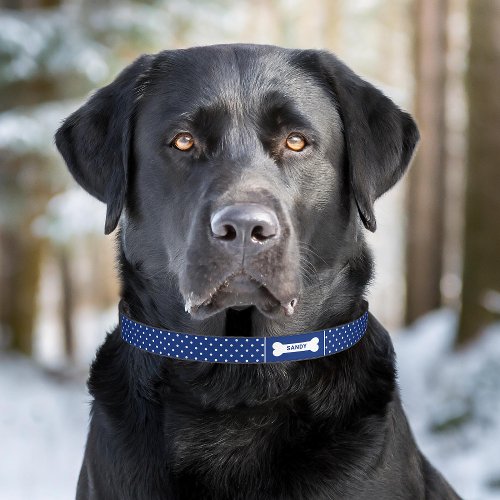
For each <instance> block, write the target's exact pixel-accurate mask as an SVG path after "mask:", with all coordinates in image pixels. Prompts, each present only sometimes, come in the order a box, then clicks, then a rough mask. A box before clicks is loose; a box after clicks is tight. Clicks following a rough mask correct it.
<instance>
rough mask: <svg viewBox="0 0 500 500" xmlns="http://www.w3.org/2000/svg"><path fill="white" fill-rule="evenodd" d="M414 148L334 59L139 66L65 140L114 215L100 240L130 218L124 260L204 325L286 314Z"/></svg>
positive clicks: (171, 60) (166, 59)
mask: <svg viewBox="0 0 500 500" xmlns="http://www.w3.org/2000/svg"><path fill="white" fill-rule="evenodd" d="M417 140H418V132H417V129H416V127H415V124H414V122H413V121H412V119H411V118H410V117H409V115H407V114H406V113H403V112H401V111H400V110H399V109H398V108H397V107H396V106H395V105H394V104H393V103H392V102H391V101H390V100H389V99H387V98H386V97H385V96H383V95H382V94H381V93H380V92H379V91H378V90H376V89H375V88H374V87H372V86H371V85H369V84H368V83H366V82H364V81H362V80H361V79H360V78H359V77H357V76H356V75H355V74H354V73H352V72H351V71H350V70H349V69H348V68H347V67H345V66H344V65H343V64H342V63H340V62H339V61H338V60H337V59H335V58H334V57H333V56H332V55H330V54H327V53H324V52H317V51H297V50H286V49H281V48H277V47H268V46H250V45H246V46H245V45H234V46H232V45H227V46H213V47H201V48H194V49H188V50H178V51H166V52H162V53H160V54H158V55H156V56H143V57H142V58H140V59H138V60H137V61H136V62H135V63H133V64H132V65H131V66H129V67H128V68H127V69H126V70H125V71H124V72H122V73H121V74H120V75H119V76H118V77H117V79H116V80H115V81H114V82H113V83H111V84H110V85H109V86H108V87H105V88H104V89H101V90H100V91H99V92H97V93H96V94H95V95H94V96H93V97H92V98H91V99H90V100H89V101H88V102H87V103H86V104H85V105H84V106H82V108H80V109H79V110H77V111H76V112H75V113H74V114H73V115H71V116H70V117H69V118H68V119H67V120H66V121H65V123H64V124H63V126H62V127H61V128H60V130H59V131H58V133H57V135H56V142H57V145H58V147H59V150H60V151H61V153H62V154H63V156H64V158H65V160H66V162H67V164H68V166H69V168H70V170H71V172H72V173H73V175H74V176H75V178H76V180H77V181H79V182H80V183H81V184H82V185H83V187H84V188H85V189H87V190H88V191H89V192H90V193H91V194H93V195H94V196H96V197H97V198H99V199H101V200H102V201H104V202H105V203H106V204H107V207H108V211H107V218H106V232H107V233H109V232H110V231H112V230H113V229H114V228H115V227H116V225H117V222H118V219H119V218H120V215H121V214H122V212H123V218H122V244H123V248H124V253H125V256H126V258H127V259H128V260H129V262H132V263H135V264H136V265H138V264H140V266H141V269H142V270H143V272H144V273H145V275H146V276H148V277H150V279H151V281H152V282H153V284H156V286H161V282H162V280H164V279H170V280H174V282H175V283H176V287H177V290H178V292H179V296H180V297H181V300H182V301H183V302H184V304H185V308H186V311H187V312H189V313H190V314H191V316H192V317H193V318H196V319H202V318H205V317H208V316H211V315H214V314H216V313H218V312H220V311H222V310H225V309H227V308H245V307H248V306H255V307H256V308H257V309H259V310H260V312H262V313H263V314H264V315H266V316H268V317H279V316H281V317H283V316H290V315H292V314H293V313H294V311H295V309H296V307H297V305H298V303H299V301H300V299H301V296H302V295H303V294H304V290H306V289H307V287H308V276H309V275H310V274H311V269H312V268H311V266H314V273H321V271H322V270H323V269H332V268H334V267H335V265H336V264H339V263H342V262H344V261H345V260H346V259H349V258H351V257H352V255H350V254H349V252H352V251H353V248H355V247H356V245H353V242H354V241H355V240H357V239H360V238H361V237H360V235H359V221H360V220H361V221H362V222H363V223H364V225H365V226H366V227H367V228H368V229H370V230H374V229H375V218H374V215H373V202H374V201H375V199H376V198H377V197H378V196H380V195H381V194H382V193H384V192H385V191H387V190H388V189H389V188H390V187H391V186H392V185H393V184H394V183H395V182H396V181H397V180H398V179H399V178H400V177H401V175H402V174H403V172H404V171H405V169H406V167H407V165H408V163H409V160H410V158H411V154H412V151H413V148H414V146H415V144H416V142H417ZM358 214H359V216H358ZM361 239H362V238H361ZM311 255H314V256H315V258H314V264H312V263H311V260H310V259H308V256H309V257H310V256H311Z"/></svg>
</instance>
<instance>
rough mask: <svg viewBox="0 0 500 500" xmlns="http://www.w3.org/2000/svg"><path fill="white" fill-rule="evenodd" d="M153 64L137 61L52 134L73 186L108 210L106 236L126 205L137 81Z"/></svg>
mask: <svg viewBox="0 0 500 500" xmlns="http://www.w3.org/2000/svg"><path fill="white" fill-rule="evenodd" d="M152 58H153V57H152V56H142V57H140V58H139V59H137V60H136V61H135V62H134V63H132V64H131V65H130V66H128V67H127V68H125V69H124V70H123V71H122V72H121V73H120V74H119V75H118V76H117V77H116V79H115V80H114V81H113V82H111V83H110V84H109V85H108V86H106V87H103V88H102V89H100V90H98V91H97V92H96V93H95V94H94V95H93V96H92V97H91V98H90V99H89V100H88V101H87V102H86V103H85V104H84V105H83V106H82V107H81V108H80V109H78V110H76V111H75V112H74V113H73V114H72V115H70V116H69V117H68V118H66V120H65V121H64V123H63V124H62V125H61V127H60V128H59V130H58V131H57V133H56V145H57V148H58V149H59V152H60V153H61V154H62V156H63V158H64V160H65V161H66V164H67V165H68V168H69V170H70V172H71V173H72V174H73V177H74V178H75V180H76V181H77V182H78V183H79V184H80V185H81V186H82V187H83V188H84V189H85V190H86V191H88V192H89V193H90V194H91V195H92V196H95V197H96V198H97V199H98V200H100V201H103V202H104V203H106V205H107V210H106V223H105V226H104V232H105V233H106V234H109V233H111V232H112V231H113V230H114V229H115V228H116V225H117V224H118V220H119V219H120V214H121V212H122V209H123V204H124V202H125V194H126V191H127V171H128V163H129V159H130V148H131V135H132V123H131V122H132V115H133V112H134V106H135V102H136V100H137V98H138V97H139V96H138V93H137V87H138V79H139V77H140V76H141V75H143V74H144V72H145V71H146V70H147V69H148V68H149V67H150V65H151V61H152Z"/></svg>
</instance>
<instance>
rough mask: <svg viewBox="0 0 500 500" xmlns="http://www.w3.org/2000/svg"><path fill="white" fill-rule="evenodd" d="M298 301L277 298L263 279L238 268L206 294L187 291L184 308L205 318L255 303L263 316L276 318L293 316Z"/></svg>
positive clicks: (193, 315) (198, 316) (194, 315)
mask: <svg viewBox="0 0 500 500" xmlns="http://www.w3.org/2000/svg"><path fill="white" fill-rule="evenodd" d="M297 302H298V300H297V298H296V297H292V298H283V299H280V298H279V297H277V296H276V295H275V294H274V293H273V292H271V290H270V289H269V288H268V287H267V285H266V284H265V283H263V282H261V281H259V280H258V279H256V278H255V277H253V276H251V275H249V274H247V273H246V272H244V271H241V272H238V273H235V274H232V275H229V276H228V277H226V278H225V279H224V281H222V282H221V283H220V284H219V286H217V287H216V288H214V289H213V290H212V291H211V292H210V293H209V294H208V297H204V298H200V297H196V296H195V294H194V293H191V294H189V297H188V299H187V300H186V306H185V309H186V312H188V313H190V314H191V316H192V317H193V318H195V319H204V318H207V317H209V316H212V315H214V314H216V313H218V312H221V311H223V310H224V309H228V308H232V309H244V308H246V307H250V306H255V307H256V308H257V309H258V310H259V311H260V312H261V313H262V314H264V315H265V316H267V317H270V318H276V317H277V316H292V315H293V313H294V311H295V308H296V306H297Z"/></svg>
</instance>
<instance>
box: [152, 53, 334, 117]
mask: <svg viewBox="0 0 500 500" xmlns="http://www.w3.org/2000/svg"><path fill="white" fill-rule="evenodd" d="M299 53H300V51H296V50H295V51H294V50H290V49H283V48H279V47H273V46H258V45H219V46H208V47H197V48H192V49H185V50H176V51H166V52H163V53H161V54H160V55H159V56H158V58H159V59H158V60H157V62H156V64H155V68H154V70H153V71H151V72H150V74H149V75H148V87H149V91H148V92H147V94H148V96H149V97H150V98H151V97H152V98H154V99H155V100H157V99H158V98H161V99H162V100H163V101H164V102H165V104H166V105H168V106H169V107H170V111H171V112H173V113H175V112H182V113H189V111H195V110H196V109H197V108H199V107H210V106H211V105H213V104H221V103H222V104H224V105H225V107H226V108H227V109H231V110H233V111H238V108H239V109H240V110H241V111H245V110H246V111H250V112H252V111H253V110H254V109H255V108H256V107H258V106H261V104H262V102H263V101H265V100H266V99H267V98H268V97H269V95H272V94H279V95H281V96H283V97H284V98H286V99H289V100H293V101H294V103H295V104H296V105H297V106H298V107H299V108H300V107H302V108H304V109H307V108H308V107H311V106H314V107H317V106H318V104H321V105H322V106H323V109H324V106H329V105H330V106H332V108H333V104H332V102H331V100H330V99H329V98H328V95H327V92H326V91H325V89H324V87H323V86H322V85H320V84H319V83H318V80H317V78H316V77H315V75H313V74H311V73H310V72H308V71H307V70H306V69H305V68H301V67H300V65H299V64H297V63H296V59H297V55H298V54H299ZM160 105H161V104H160Z"/></svg>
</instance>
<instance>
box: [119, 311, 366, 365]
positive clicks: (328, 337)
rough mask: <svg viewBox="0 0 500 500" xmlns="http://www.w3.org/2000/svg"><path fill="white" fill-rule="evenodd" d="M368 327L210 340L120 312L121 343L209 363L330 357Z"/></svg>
mask: <svg viewBox="0 0 500 500" xmlns="http://www.w3.org/2000/svg"><path fill="white" fill-rule="evenodd" d="M367 325H368V304H366V310H365V312H364V313H363V315H362V316H360V317H359V318H357V319H355V320H354V321H351V322H350V323H346V324H344V325H340V326H336V327H333V328H328V329H326V330H319V331H317V332H310V333H298V334H294V335H284V336H280V337H210V336H207V337H205V336H203V335H194V334H192V333H179V332H172V331H170V330H163V329H160V328H154V327H151V326H147V325H144V324H143V323H139V322H137V321H134V320H132V319H130V318H129V317H127V316H126V315H125V314H123V312H121V313H120V329H121V334H122V338H123V340H125V341H126V342H128V343H129V344H131V345H133V346H135V347H137V348H139V349H142V350H144V351H147V352H150V353H153V354H158V355H160V356H166V357H168V358H175V359H187V360H190V361H202V362H210V363H239V364H252V363H279V362H280V361H302V360H304V359H314V358H322V357H324V356H330V355H332V354H336V353H339V352H342V351H345V350H346V349H349V348H350V347H352V346H353V345H354V344H356V343H357V342H359V341H360V340H361V338H362V337H363V335H364V334H365V332H366V328H367Z"/></svg>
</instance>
